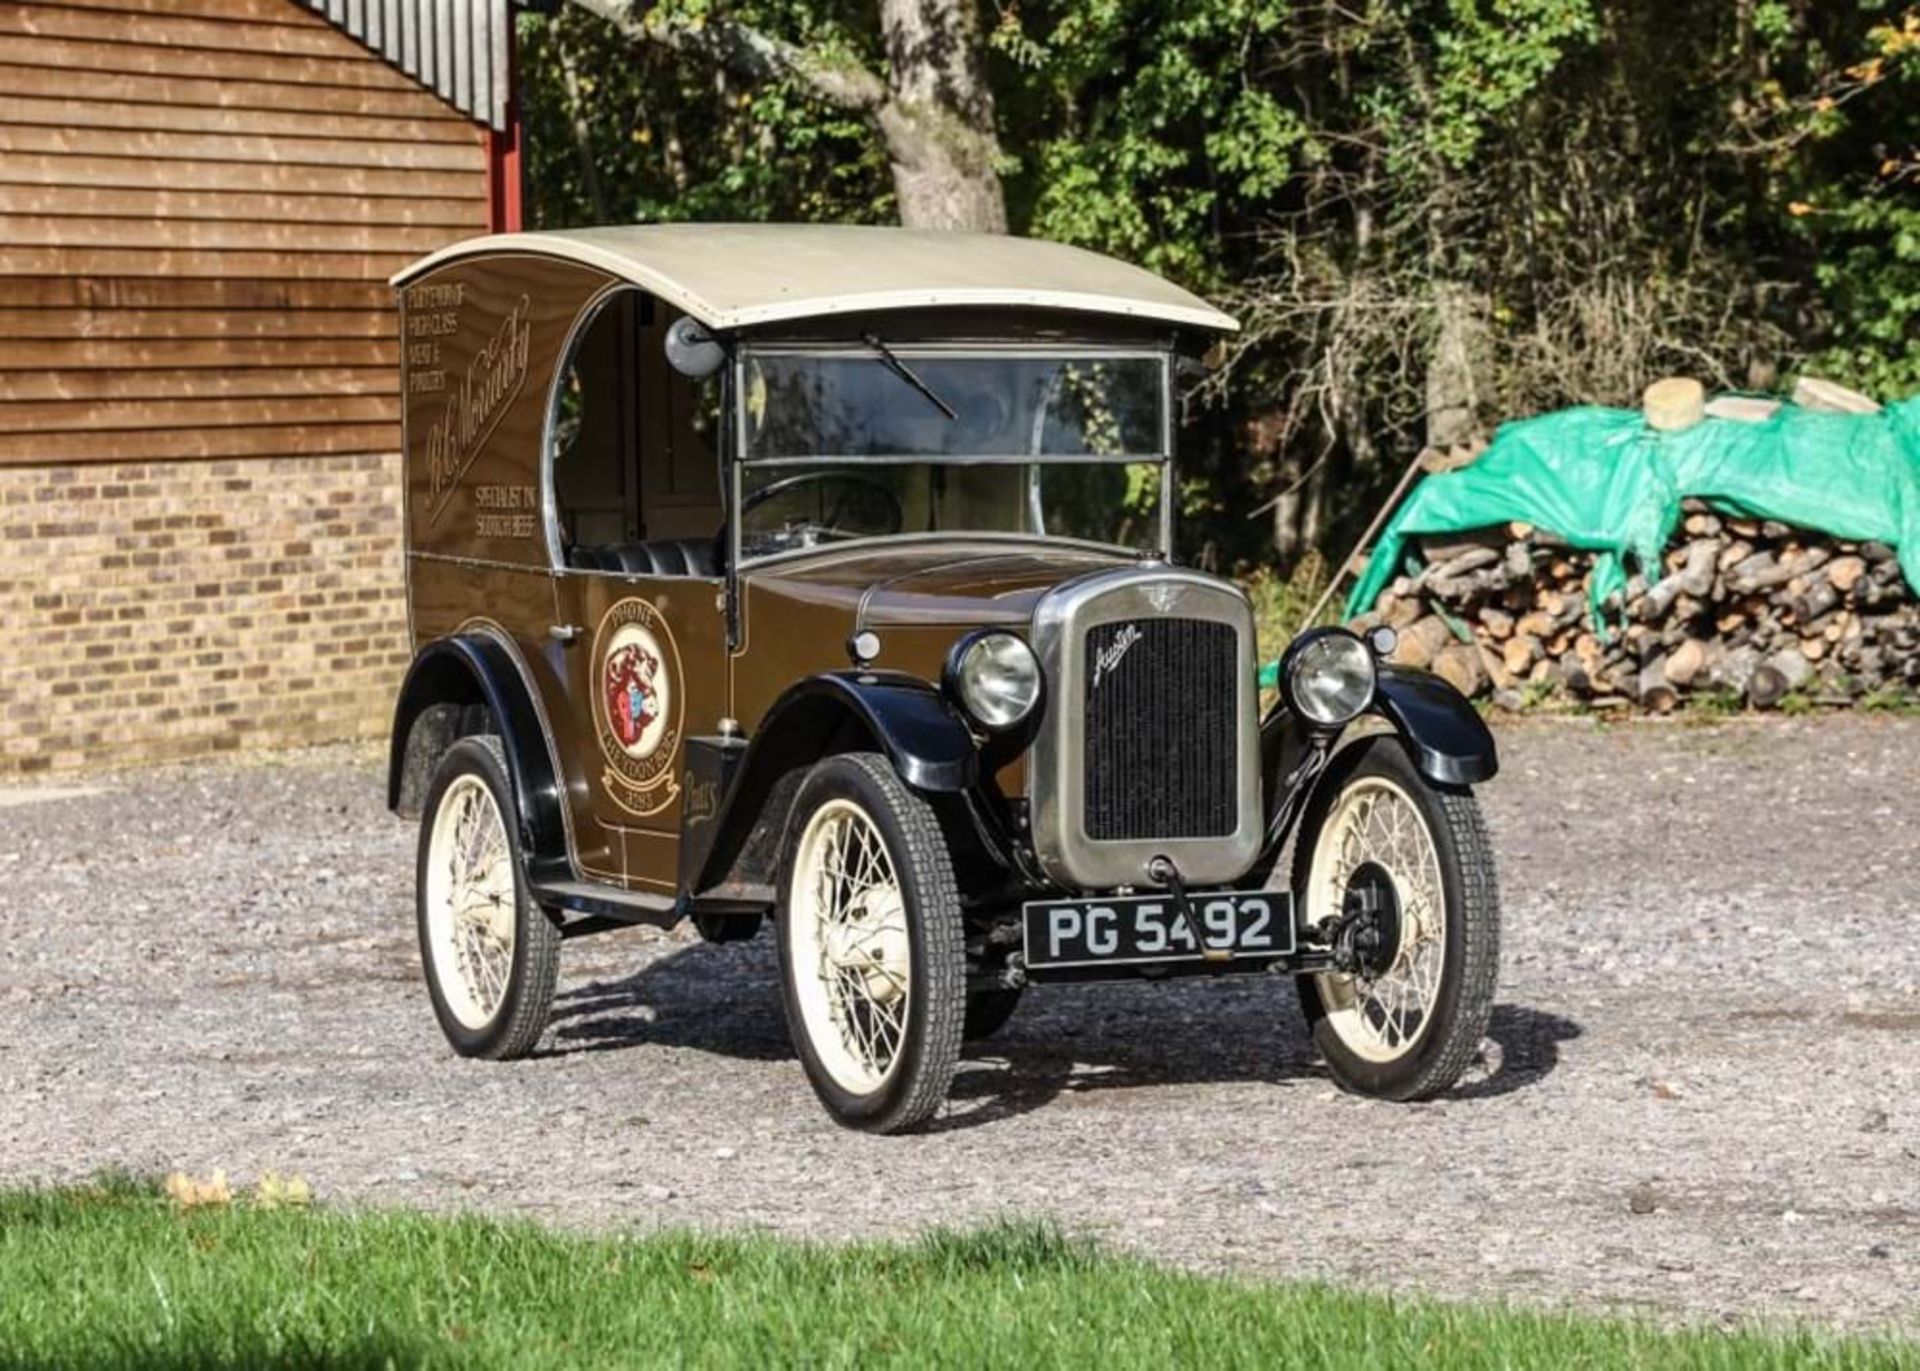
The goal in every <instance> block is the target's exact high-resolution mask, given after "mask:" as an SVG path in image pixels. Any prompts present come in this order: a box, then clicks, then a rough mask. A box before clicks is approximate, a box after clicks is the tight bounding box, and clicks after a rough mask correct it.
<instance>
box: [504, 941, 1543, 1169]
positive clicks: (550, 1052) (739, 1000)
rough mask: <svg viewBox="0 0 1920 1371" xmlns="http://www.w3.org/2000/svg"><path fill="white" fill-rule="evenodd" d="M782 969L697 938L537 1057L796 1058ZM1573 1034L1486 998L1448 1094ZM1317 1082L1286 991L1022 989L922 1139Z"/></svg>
mask: <svg viewBox="0 0 1920 1371" xmlns="http://www.w3.org/2000/svg"><path fill="white" fill-rule="evenodd" d="M778 975H779V970H778V967H777V965H776V962H775V958H774V953H773V945H772V941H771V940H770V939H766V938H760V939H756V940H754V941H753V942H748V943H732V944H726V945H721V946H715V945H710V944H704V943H701V944H694V945H692V946H689V947H687V948H685V949H684V950H681V951H677V952H672V953H669V954H668V955H666V956H664V957H661V958H659V959H658V960H656V961H654V962H652V963H650V964H649V965H647V966H646V967H644V968H643V969H641V970H640V971H638V972H636V973H635V974H634V975H632V976H628V977H625V978H622V979H619V980H602V981H594V982H590V983H588V984H586V985H582V986H577V987H574V988H571V989H568V990H564V991H562V992H561V994H560V995H559V996H558V997H557V998H556V999H555V1002H554V1009H553V1028H552V1030H551V1034H550V1036H549V1039H548V1041H549V1043H550V1044H551V1045H550V1046H549V1047H548V1049H547V1050H546V1051H545V1052H543V1053H541V1054H540V1055H542V1056H564V1055H567V1054H570V1053H575V1052H610V1051H619V1050H622V1049H625V1048H633V1047H645V1046H662V1047H683V1048H690V1049H692V1050H694V1051H699V1052H713V1053H717V1054H719V1055H721V1056H726V1057H734V1058H738V1059H741V1060H747V1061H788V1060H792V1058H793V1055H794V1054H793V1047H792V1044H791V1042H790V1041H789V1039H788V1037H787V1025H786V1019H785V1016H784V1015H783V1013H782V1010H781V1006H780V992H779V982H778V979H777V978H778ZM1580 1033H1581V1029H1580V1025H1579V1024H1577V1023H1575V1022H1573V1021H1572V1020H1571V1019H1566V1018H1562V1017H1561V1016H1560V1015H1558V1014H1550V1013H1547V1012H1546V1011H1544V1010H1539V1009H1532V1008H1529V1007H1527V1006H1525V1005H1517V1004H1502V1005H1496V1006H1495V1007H1494V1011H1493V1019H1492V1022H1491V1023H1490V1024H1489V1026H1488V1029H1487V1036H1488V1038H1489V1039H1490V1040H1491V1042H1492V1046H1493V1050H1492V1051H1490V1052H1489V1053H1488V1054H1487V1058H1486V1061H1485V1065H1484V1067H1483V1068H1481V1069H1477V1070H1475V1071H1473V1072H1471V1073H1470V1074H1469V1076H1468V1078H1467V1080H1466V1081H1465V1082H1464V1083H1463V1084H1462V1085H1460V1086H1459V1087H1457V1088H1456V1089H1455V1090H1454V1091H1453V1092H1452V1093H1451V1094H1450V1095H1449V1096H1448V1098H1450V1099H1457V1100H1476V1099H1490V1098H1493V1097H1495V1096H1499V1095H1507V1094H1511V1093H1513V1092H1514V1091H1517V1090H1524V1089H1526V1088H1527V1087H1528V1086H1531V1085H1533V1084H1534V1083H1535V1082H1537V1081H1539V1080H1541V1079H1542V1078H1543V1077H1545V1076H1546V1075H1547V1074H1548V1073H1550V1072H1551V1071H1552V1070H1553V1069H1554V1068H1555V1067H1556V1066H1557V1065H1558V1064H1559V1061H1560V1044H1561V1043H1563V1042H1566V1041H1569V1040H1570V1039H1573V1038H1577V1037H1579V1036H1580ZM796 1069H797V1068H796ZM1324 1080H1326V1069H1325V1067H1324V1066H1322V1065H1321V1064H1320V1062H1319V1060H1318V1054H1317V1053H1316V1052H1315V1051H1314V1048H1313V1044H1312V1040H1311V1038H1310V1037H1309V1035H1308V1032H1307V1026H1306V1023H1305V1022H1304V1020H1303V1019H1302V1018H1301V1016H1300V1009H1299V1005H1298V1003H1297V1002H1296V1000H1295V997H1294V995H1293V993H1292V990H1291V988H1290V987H1287V986H1284V985H1280V984H1277V983H1276V982H1274V981H1273V980H1270V979H1268V978H1266V977H1259V978H1253V977H1247V978H1233V979H1226V980H1221V981H1208V980H1203V979H1193V980H1182V981H1173V982H1165V983H1160V984H1146V983H1141V984H1132V983H1118V984H1114V985H1108V986H1104V987H1089V986H1057V987H1054V986H1050V987H1043V988H1041V989H1039V990H1037V991H1035V992H1033V993H1032V994H1031V995H1030V996H1029V997H1028V998H1027V999H1026V1000H1025V1001H1024V1002H1023V1003H1022V1005H1021V1007H1020V1009H1019V1010H1018V1011H1017V1012H1016V1013H1015V1014H1014V1017H1013V1018H1012V1020H1011V1021H1009V1023H1008V1025H1007V1027H1006V1028H1004V1029H1003V1030H1002V1031H1001V1032H1000V1034H999V1035H998V1036H997V1037H995V1038H993V1039H991V1040H989V1041H986V1042H977V1043H968V1044H967V1045H966V1047H965V1049H964V1050H963V1052H962V1059H961V1063H960V1070H959V1072H958V1073H957V1074H956V1075H955V1077H954V1081H953V1088H952V1090H951V1092H950V1098H951V1100H952V1107H951V1108H950V1110H949V1111H948V1112H947V1113H946V1114H945V1115H943V1116H942V1117H941V1118H939V1119H938V1120H936V1121H935V1122H934V1123H933V1124H932V1125H931V1128H930V1131H933V1132H946V1131H952V1130H956V1129H962V1128H975V1127H979V1126H981V1125H983V1124H991V1123H997V1122H999V1121H1001V1120H1003V1119H1009V1118H1013V1117H1016V1116H1018V1115H1020V1114H1025V1113H1027V1112H1029V1111H1030V1110H1034V1109H1038V1108H1041V1107H1042V1106H1044V1105H1047V1104H1049V1103H1052V1102H1054V1101H1055V1100H1059V1099H1061V1098H1062V1097H1066V1098H1067V1099H1068V1101H1069V1102H1070V1101H1071V1099H1072V1098H1073V1097H1076V1096H1083V1095H1092V1094H1096V1093H1100V1092H1104V1091H1110V1090H1127V1089H1139V1088H1149V1087H1153V1088H1162V1089H1165V1088H1169V1087H1183V1086H1203V1085H1215V1084H1223V1083H1232V1082H1266V1083H1268V1084H1273V1085H1281V1084H1285V1083H1287V1082H1294V1081H1309V1082H1310V1081H1324Z"/></svg>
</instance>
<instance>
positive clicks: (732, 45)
mask: <svg viewBox="0 0 1920 1371" xmlns="http://www.w3.org/2000/svg"><path fill="white" fill-rule="evenodd" d="M573 3H574V4H576V5H578V6H579V7H580V8H581V9H583V10H585V11H587V13H589V14H593V15H597V16H598V17H599V18H601V19H604V20H606V21H607V22H608V23H609V24H612V25H613V26H614V27H615V28H616V29H618V30H620V32H621V33H623V34H625V35H626V36H627V37H628V38H630V39H632V40H633V41H634V42H636V43H651V44H653V45H655V46H657V47H663V48H667V49H670V50H671V51H673V52H678V53H685V54H687V55H688V56H693V57H701V58H705V59H706V60H708V61H710V62H715V63H718V64H719V65H721V66H724V67H726V68H727V69H728V70H729V71H732V72H735V73H737V74H738V75H740V76H744V77H746V78H747V79H749V80H753V81H766V80H770V79H772V78H774V77H779V76H791V77H793V78H794V79H796V80H798V81H799V82H801V83H802V84H803V85H805V86H806V87H807V89H808V90H810V91H812V92H813V94H814V95H816V96H818V97H819V98H820V99H822V100H825V101H826V102H827V103H828V104H830V105H835V106H838V107H839V108H840V109H845V110H860V111H867V110H876V109H878V108H880V106H882V105H884V104H885V103H886V102H887V87H886V83H885V82H883V81H882V80H881V79H880V78H879V77H878V76H875V75H874V74H873V73H872V72H870V71H868V70H867V69H866V68H865V67H862V66H859V65H857V64H855V63H853V62H850V61H841V60H833V59H828V58H826V57H823V56H822V55H821V54H820V53H818V52H815V51H813V50H811V49H808V48H803V47H800V46H799V45H798V44H795V43H789V42H787V41H786V40H785V39H783V38H776V37H774V36H773V35H772V34H769V33H762V32H761V31H760V30H759V29H756V28H754V27H752V26H751V25H748V24H742V23H739V22H737V21H735V20H732V19H707V20H705V21H704V22H702V23H699V24H692V23H687V22H685V21H680V20H675V19H673V18H671V17H669V16H666V15H663V14H662V13H661V9H660V7H655V8H650V9H648V10H646V11H644V12H636V8H637V7H636V5H635V4H634V3H630V0H573Z"/></svg>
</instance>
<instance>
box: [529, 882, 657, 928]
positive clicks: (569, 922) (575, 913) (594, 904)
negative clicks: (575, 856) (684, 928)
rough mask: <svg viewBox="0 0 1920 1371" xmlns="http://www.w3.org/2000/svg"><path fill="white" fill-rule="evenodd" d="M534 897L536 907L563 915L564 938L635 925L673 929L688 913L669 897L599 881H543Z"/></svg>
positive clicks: (535, 888)
mask: <svg viewBox="0 0 1920 1371" xmlns="http://www.w3.org/2000/svg"><path fill="white" fill-rule="evenodd" d="M533 898H534V901H535V902H536V903H537V904H539V905H541V906H543V907H544V908H546V909H549V910H556V911H558V912H559V913H560V914H561V915H563V916H564V917H562V919H561V920H560V936H561V937H563V938H577V937H579V936H581V935H582V934H585V933H600V932H604V931H605V930H607V929H609V928H625V927H629V926H631V925H634V924H650V925H652V926H653V927H655V928H671V927H672V926H673V925H674V924H677V923H679V922H680V920H681V918H682V917H683V916H684V915H685V913H686V909H685V907H684V906H683V905H682V904H681V903H680V901H679V900H677V899H675V898H673V897H672V896H670V895H648V894H645V893H643V892H641V891H638V890H622V889H621V888H620V887H619V886H616V885H604V884H602V883H601V882H599V881H544V882H542V883H540V884H539V885H536V886H534V888H533Z"/></svg>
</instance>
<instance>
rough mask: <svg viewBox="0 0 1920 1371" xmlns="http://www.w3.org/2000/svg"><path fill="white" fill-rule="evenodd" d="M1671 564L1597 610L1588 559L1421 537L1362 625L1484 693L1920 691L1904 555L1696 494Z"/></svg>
mask: <svg viewBox="0 0 1920 1371" xmlns="http://www.w3.org/2000/svg"><path fill="white" fill-rule="evenodd" d="M1683 510H1684V519H1683V522H1682V524H1681V526H1680V529H1679V530H1678V531H1677V532H1676V535H1675V540H1674V542H1673V544H1672V545H1671V546H1670V547H1669V548H1668V550H1667V553H1666V557H1665V560H1664V565H1663V567H1662V570H1661V574H1660V575H1658V576H1657V577H1656V578H1655V579H1653V580H1652V581H1651V582H1650V583H1649V581H1648V580H1647V579H1646V578H1645V577H1643V576H1639V575H1636V576H1633V577H1632V578H1631V579H1630V580H1629V582H1628V585H1627V590H1626V594H1625V596H1624V599H1622V598H1621V597H1619V596H1616V597H1615V599H1614V601H1613V602H1612V603H1610V604H1609V605H1607V606H1606V607H1605V613H1603V615H1602V616H1601V619H1602V622H1601V623H1599V624H1596V623H1595V622H1594V620H1593V618H1592V616H1591V614H1590V613H1589V607H1588V596H1587V586H1588V579H1589V575H1590V573H1591V568H1592V558H1591V556H1590V555H1588V554H1587V553H1584V552H1580V551H1577V550H1575V549H1573V548H1571V547H1569V546H1568V545H1567V544H1566V543H1565V542H1564V541H1562V540H1560V539H1558V538H1556V537H1554V536H1553V535H1551V534H1549V533H1546V532H1544V531H1542V530H1539V529H1534V528H1531V527H1529V526H1528V525H1525V524H1510V525H1507V526H1505V527H1502V528H1498V529H1488V530H1483V531H1481V532H1480V533H1477V534H1470V535H1449V536H1447V537H1444V538H1431V539H1427V540H1425V541H1424V542H1420V543H1418V544H1416V546H1417V547H1418V550H1419V553H1420V560H1421V562H1422V564H1423V565H1422V569H1421V570H1419V571H1418V572H1417V573H1416V574H1408V575H1403V576H1400V577H1398V578H1396V579H1395V580H1394V581H1393V582H1392V583H1391V584H1390V585H1389V586H1388V587H1387V589H1386V590H1385V591H1383V592H1382V594H1381V596H1380V599H1379V601H1378V603H1377V604H1376V605H1375V607H1374V609H1373V611H1372V612H1371V613H1369V614H1367V615H1365V616H1363V617H1362V618H1361V619H1360V620H1358V621H1357V623H1356V626H1357V627H1360V628H1362V629H1364V628H1368V627H1371V626H1372V625H1374V624H1376V623H1387V624H1391V625H1392V626H1393V627H1394V628H1396V629H1398V630H1399V634H1400V646H1399V648H1398V651H1397V652H1396V654H1395V655H1396V659H1397V660H1398V661H1401V662H1403V663H1405V664H1407V665H1410V666H1415V667H1422V668H1425V669H1427V670H1430V671H1433V672H1436V673H1437V674H1439V675H1441V676H1443V677H1445V678H1446V679H1447V680H1449V681H1451V682H1452V683H1453V684H1454V685H1455V686H1457V687H1459V688H1460V689H1461V690H1462V691H1463V692H1465V693H1466V694H1468V695H1472V696H1480V695H1491V696H1492V697H1493V699H1494V700H1495V702H1496V703H1498V704H1501V705H1504V706H1507V707H1509V708H1522V707H1526V706H1529V705H1533V704H1537V703H1545V702H1548V701H1550V700H1552V699H1555V698H1559V699H1567V700H1572V701H1577V702H1586V703H1591V704H1594V705H1599V706H1606V705H1621V706H1628V705H1632V706H1638V707H1639V708H1641V709H1644V710H1650V711H1655V712H1665V711H1667V710H1670V709H1672V708H1674V706H1675V705H1676V704H1678V703H1679V702H1680V701H1681V699H1682V698H1684V697H1686V696H1689V695H1691V696H1704V697H1709V698H1711V699H1713V700H1715V701H1718V702H1726V703H1731V702H1734V701H1738V702H1741V703H1744V704H1747V705H1751V706H1753V707H1755V708H1759V709H1769V708H1773V707H1775V706H1778V705H1779V704H1780V703H1781V702H1782V701H1785V700H1789V699H1794V698H1797V699H1803V700H1807V701H1809V702H1815V703H1845V702H1849V701H1852V700H1857V699H1861V698H1865V697H1881V698H1885V697H1905V696H1908V695H1912V694H1920V604H1916V601H1915V599H1914V596H1913V594H1912V592H1911V591H1910V590H1909V589H1908V587H1907V585H1906V582H1905V580H1904V579H1903V578H1902V575H1901V571H1900V564H1899V562H1898V561H1897V560H1896V559H1895V557H1894V552H1893V549H1892V548H1889V547H1887V546H1885V545H1884V544H1880V543H1850V542H1845V541H1842V540H1839V539H1834V538H1829V537H1827V536H1825V535H1823V534H1819V533H1814V532H1810V531H1808V530H1805V529H1798V528H1790V527H1788V526H1787V525H1785V524H1779V523H1773V522H1770V521H1762V520H1756V519H1742V518H1733V517H1729V516H1727V515H1724V514H1716V513H1714V512H1713V511H1712V510H1710V509H1709V508H1708V507H1707V506H1705V505H1704V504H1701V503H1699V502H1697V501H1691V500H1690V501H1688V502H1686V504H1685V505H1684V506H1683Z"/></svg>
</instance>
